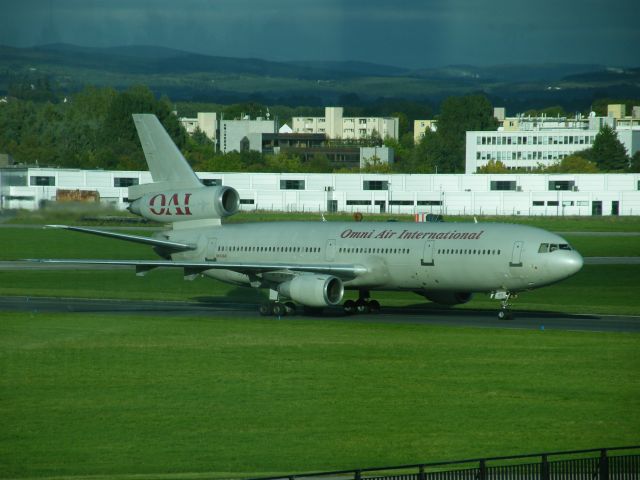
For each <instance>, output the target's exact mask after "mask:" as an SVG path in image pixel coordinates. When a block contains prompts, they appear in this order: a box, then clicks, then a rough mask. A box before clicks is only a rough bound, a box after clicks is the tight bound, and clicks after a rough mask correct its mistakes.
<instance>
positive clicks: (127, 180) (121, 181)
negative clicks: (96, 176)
mask: <svg viewBox="0 0 640 480" xmlns="http://www.w3.org/2000/svg"><path fill="white" fill-rule="evenodd" d="M139 183H140V180H139V179H137V178H131V177H114V179H113V186H114V187H120V188H124V187H131V186H132V185H138V184H139Z"/></svg>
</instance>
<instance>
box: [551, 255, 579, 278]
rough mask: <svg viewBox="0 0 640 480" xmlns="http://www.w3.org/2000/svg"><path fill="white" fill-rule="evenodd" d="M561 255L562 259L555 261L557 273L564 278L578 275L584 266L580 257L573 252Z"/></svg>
mask: <svg viewBox="0 0 640 480" xmlns="http://www.w3.org/2000/svg"><path fill="white" fill-rule="evenodd" d="M562 253H563V255H562V258H560V259H558V261H557V268H558V271H559V272H561V273H562V275H563V276H564V277H565V278H566V277H570V276H571V275H575V274H576V273H578V272H579V271H580V269H581V268H582V266H583V265H584V260H583V259H582V255H580V254H579V253H578V252H576V251H575V250H572V251H570V252H562Z"/></svg>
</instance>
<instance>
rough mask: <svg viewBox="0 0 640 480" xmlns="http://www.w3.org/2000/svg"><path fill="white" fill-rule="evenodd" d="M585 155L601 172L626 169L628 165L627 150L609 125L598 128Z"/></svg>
mask: <svg viewBox="0 0 640 480" xmlns="http://www.w3.org/2000/svg"><path fill="white" fill-rule="evenodd" d="M586 155H587V158H588V159H589V160H592V161H593V162H595V163H596V165H597V166H598V168H599V169H600V171H602V172H610V171H619V170H626V169H627V168H628V167H629V157H628V156H627V151H626V149H625V148H624V145H622V143H621V142H620V140H618V135H617V134H616V132H615V130H613V128H611V127H610V126H609V125H605V126H603V127H602V128H601V129H600V132H598V134H597V135H596V138H595V139H594V141H593V146H592V147H591V149H590V150H587V153H586Z"/></svg>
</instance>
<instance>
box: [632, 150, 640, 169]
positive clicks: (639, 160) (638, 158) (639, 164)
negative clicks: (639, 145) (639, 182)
mask: <svg viewBox="0 0 640 480" xmlns="http://www.w3.org/2000/svg"><path fill="white" fill-rule="evenodd" d="M629 171H630V172H632V173H640V150H638V151H637V152H636V153H634V154H633V157H631V163H630V164H629Z"/></svg>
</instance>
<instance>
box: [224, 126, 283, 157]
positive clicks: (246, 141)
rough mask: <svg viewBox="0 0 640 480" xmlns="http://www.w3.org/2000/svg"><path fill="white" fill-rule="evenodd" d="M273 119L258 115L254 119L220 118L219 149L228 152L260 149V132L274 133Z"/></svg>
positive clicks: (258, 150) (259, 150)
mask: <svg viewBox="0 0 640 480" xmlns="http://www.w3.org/2000/svg"><path fill="white" fill-rule="evenodd" d="M275 132H276V124H275V122H274V121H273V120H264V119H263V118H261V117H258V118H257V119H255V120H251V119H249V118H245V119H243V120H222V121H221V122H220V151H221V152H222V153H228V152H233V151H234V150H235V151H238V152H242V151H247V150H255V151H257V152H261V151H262V134H263V133H275Z"/></svg>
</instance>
